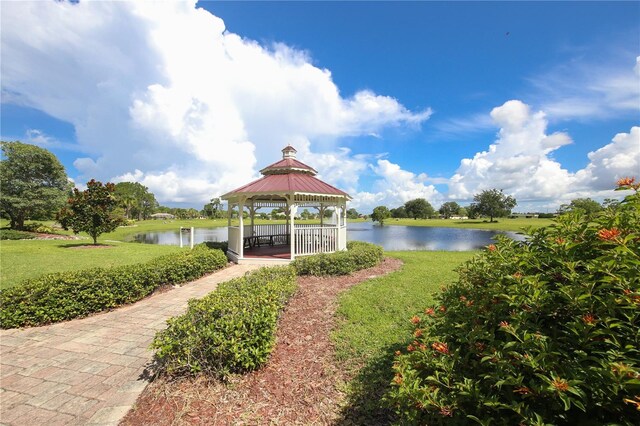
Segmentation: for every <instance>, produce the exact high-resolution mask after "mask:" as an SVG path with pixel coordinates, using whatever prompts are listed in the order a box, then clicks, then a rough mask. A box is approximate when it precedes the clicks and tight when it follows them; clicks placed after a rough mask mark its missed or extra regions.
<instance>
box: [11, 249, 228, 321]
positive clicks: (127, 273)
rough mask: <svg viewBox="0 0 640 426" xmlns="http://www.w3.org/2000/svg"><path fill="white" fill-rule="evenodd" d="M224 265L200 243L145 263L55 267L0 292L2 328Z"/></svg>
mask: <svg viewBox="0 0 640 426" xmlns="http://www.w3.org/2000/svg"><path fill="white" fill-rule="evenodd" d="M226 264H227V258H226V256H225V255H224V253H222V251H220V250H211V249H209V248H207V247H206V246H205V245H202V244H199V245H197V246H195V247H194V249H193V250H190V251H183V252H180V253H174V254H170V255H166V256H162V257H159V258H156V259H153V260H151V261H149V262H147V263H143V264H137V265H125V266H119V267H115V268H92V269H86V270H82V271H71V272H59V273H53V274H47V275H43V276H41V277H38V278H35V279H30V280H27V281H25V282H23V283H22V284H20V285H18V286H15V287H12V288H9V289H6V290H2V291H0V308H1V309H0V327H1V328H15V327H24V326H36V325H43V324H48V323H54V322H59V321H65V320H69V319H73V318H78V317H83V316H86V315H89V314H91V313H95V312H100V311H103V310H106V309H111V308H115V307H118V306H120V305H123V304H126V303H132V302H136V301H138V300H140V299H142V298H143V297H145V296H147V295H149V294H151V293H152V292H153V291H154V290H155V289H157V288H158V287H160V286H162V285H166V284H179V283H183V282H187V281H191V280H193V279H196V278H199V277H201V276H202V275H204V274H206V273H209V272H213V271H215V270H217V269H220V268H222V267H223V266H225V265H226Z"/></svg>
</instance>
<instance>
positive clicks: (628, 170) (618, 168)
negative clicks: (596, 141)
mask: <svg viewBox="0 0 640 426" xmlns="http://www.w3.org/2000/svg"><path fill="white" fill-rule="evenodd" d="M588 157H589V160H590V162H589V164H588V165H587V167H586V168H584V169H583V170H580V171H578V172H577V173H576V177H577V179H578V182H579V184H580V186H581V187H585V188H589V189H592V190H595V191H607V190H610V189H611V188H612V187H613V186H614V184H615V182H616V181H617V180H618V179H620V178H623V177H627V176H636V177H637V178H640V127H637V126H634V127H632V128H631V130H630V131H629V133H618V134H617V135H616V136H615V137H614V138H613V140H612V142H611V143H610V144H607V145H605V146H603V147H602V148H600V149H598V150H596V151H593V152H590V153H589V154H588Z"/></svg>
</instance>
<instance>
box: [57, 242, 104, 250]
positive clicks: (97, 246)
mask: <svg viewBox="0 0 640 426" xmlns="http://www.w3.org/2000/svg"><path fill="white" fill-rule="evenodd" d="M114 247H116V246H114V245H111V244H101V243H98V244H91V243H74V244H60V245H59V246H58V248H65V249H69V248H70V249H100V248H114Z"/></svg>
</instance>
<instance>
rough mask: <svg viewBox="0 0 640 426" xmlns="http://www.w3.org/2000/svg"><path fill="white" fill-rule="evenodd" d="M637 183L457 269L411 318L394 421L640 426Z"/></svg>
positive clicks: (397, 367)
mask: <svg viewBox="0 0 640 426" xmlns="http://www.w3.org/2000/svg"><path fill="white" fill-rule="evenodd" d="M639 186H640V185H637V184H636V183H635V180H633V179H632V178H627V179H625V180H621V181H620V182H619V189H621V190H633V191H634V193H633V194H632V195H629V196H627V197H626V198H625V200H624V201H623V202H622V203H620V204H619V205H616V206H611V207H609V208H607V209H605V210H604V211H603V212H601V213H599V214H598V215H597V216H596V217H595V218H591V221H590V220H588V219H587V218H585V217H584V216H582V215H581V214H580V213H571V214H567V215H564V216H561V217H559V218H558V219H557V222H556V223H555V224H554V225H552V226H550V227H547V228H542V229H538V230H534V231H531V232H530V233H529V237H528V239H527V241H526V242H516V241H512V240H509V239H507V238H501V239H500V240H499V241H498V242H497V243H496V244H495V245H492V246H489V247H488V248H487V250H486V251H484V252H483V253H482V254H480V255H478V256H476V257H475V258H474V259H473V260H471V261H469V262H468V263H467V264H465V265H463V266H462V267H461V268H460V270H459V272H460V278H459V281H458V282H457V283H455V284H453V285H451V286H449V287H448V288H446V289H444V290H443V292H442V293H441V294H440V295H439V296H438V304H437V305H436V306H433V307H429V308H427V309H426V310H425V311H424V312H422V313H420V314H419V315H416V316H414V317H413V318H411V319H410V320H409V321H410V323H412V324H413V326H414V327H415V331H414V334H413V341H412V342H411V344H409V346H408V347H407V348H406V351H402V352H400V351H399V352H397V353H396V359H395V363H394V367H393V368H394V372H395V377H394V379H393V381H392V383H391V390H390V392H389V395H388V399H389V401H390V402H391V403H392V404H393V405H394V406H395V408H396V412H397V414H398V416H399V417H400V419H401V422H402V423H418V424H440V423H445V422H446V423H447V424H469V423H471V422H472V421H475V422H477V423H479V424H482V425H489V424H492V425H493V424H505V425H543V424H549V423H552V424H625V425H632V424H640V332H639V330H640V194H638V189H639Z"/></svg>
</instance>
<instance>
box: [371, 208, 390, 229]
mask: <svg viewBox="0 0 640 426" xmlns="http://www.w3.org/2000/svg"><path fill="white" fill-rule="evenodd" d="M390 217H391V212H389V209H388V208H387V207H386V206H378V207H376V208H375V209H373V213H371V220H373V221H374V222H380V225H384V221H385V219H388V218H390Z"/></svg>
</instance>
